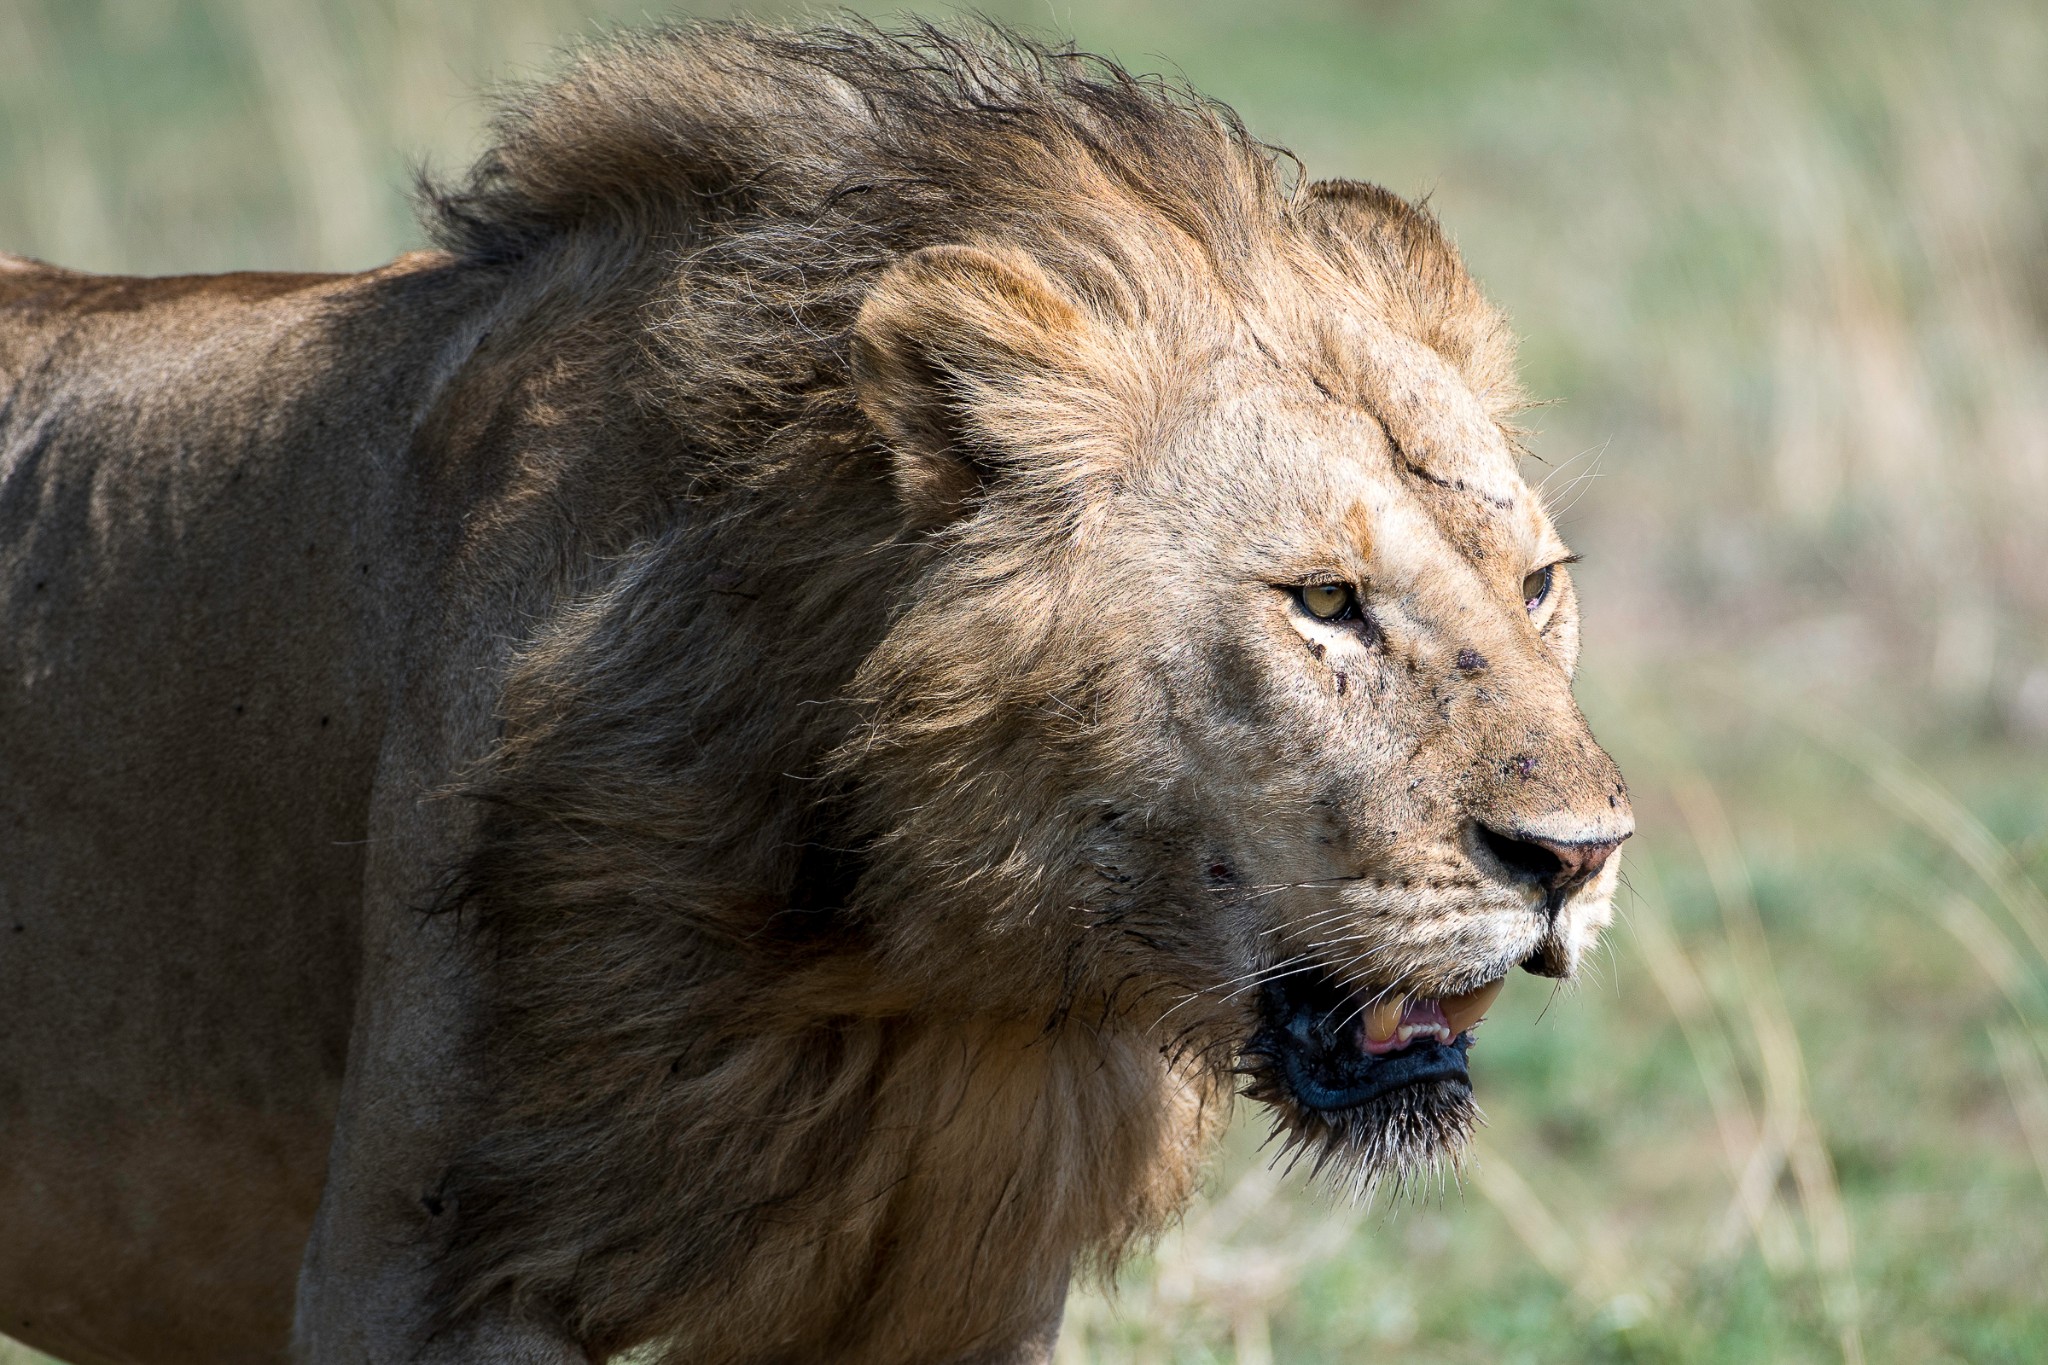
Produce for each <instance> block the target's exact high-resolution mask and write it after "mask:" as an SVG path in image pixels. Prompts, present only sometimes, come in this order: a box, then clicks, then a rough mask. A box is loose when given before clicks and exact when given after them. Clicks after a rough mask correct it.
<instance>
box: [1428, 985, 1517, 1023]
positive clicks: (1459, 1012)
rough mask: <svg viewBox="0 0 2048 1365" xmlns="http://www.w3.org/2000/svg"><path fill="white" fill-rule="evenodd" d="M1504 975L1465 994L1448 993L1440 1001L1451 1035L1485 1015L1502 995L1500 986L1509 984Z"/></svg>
mask: <svg viewBox="0 0 2048 1365" xmlns="http://www.w3.org/2000/svg"><path fill="white" fill-rule="evenodd" d="M1507 980H1508V979H1507V978H1506V977H1504V976H1501V977H1495V978H1494V979H1493V980H1491V981H1489V982H1487V983H1486V984H1485V985H1484V986H1481V987H1479V988H1478V989H1477V990H1470V991H1466V992H1465V993H1464V994H1463V995H1447V996H1445V997H1444V998H1443V999H1442V1000H1440V1001H1438V1002H1437V1003H1438V1005H1439V1006H1440V1007H1441V1008H1442V1009H1443V1012H1444V1022H1445V1023H1446V1024H1448V1025H1450V1029H1451V1036H1452V1037H1453V1038H1455V1037H1457V1036H1458V1035H1459V1034H1461V1033H1463V1032H1464V1031H1465V1030H1466V1029H1469V1028H1471V1027H1472V1026H1473V1025H1474V1024H1476V1023H1478V1022H1479V1021H1480V1019H1482V1018H1483V1017H1485V1014H1486V1011H1487V1008H1488V1007H1489V1006H1491V1005H1492V1004H1493V1002H1494V1001H1495V1000H1496V999H1498V998H1499V996H1500V988H1501V987H1502V986H1505V985H1506V984H1507Z"/></svg>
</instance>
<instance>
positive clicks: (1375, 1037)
mask: <svg viewBox="0 0 2048 1365" xmlns="http://www.w3.org/2000/svg"><path fill="white" fill-rule="evenodd" d="M1407 1007H1408V1002H1407V1001H1406V1000H1405V999H1403V998H1402V997H1400V996H1398V995H1395V996H1389V997H1388V998H1387V999H1385V1000H1382V1001H1380V1002H1379V1003H1378V1004H1376V1005H1374V1006H1373V1007H1372V1008H1371V1009H1369V1010H1367V1011H1366V1012H1365V1036H1366V1037H1367V1038H1368V1039H1370V1040H1371V1041H1373V1042H1375V1043H1384V1042H1388V1041H1390V1040H1392V1038H1393V1036H1394V1035H1395V1034H1396V1033H1399V1032H1400V1031H1401V1012H1402V1011H1403V1010H1405V1009H1406V1008H1407Z"/></svg>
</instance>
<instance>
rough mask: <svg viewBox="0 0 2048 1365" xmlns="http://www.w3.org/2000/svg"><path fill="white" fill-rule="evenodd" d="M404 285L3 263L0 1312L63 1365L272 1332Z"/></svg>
mask: <svg viewBox="0 0 2048 1365" xmlns="http://www.w3.org/2000/svg"><path fill="white" fill-rule="evenodd" d="M414 278H415V277H413V276H410V275H408V274H405V273H399V272H393V273H387V274H386V275H384V276H382V277H377V276H373V277H366V278H362V279H351V280H338V279H325V278H304V279H299V278H286V277H274V278H264V277H248V276H243V277H226V278H223V279H220V280H167V281H150V282H140V281H118V280H103V279H97V278H93V277H88V276H80V275H71V274H67V273H63V272H58V271H54V270H44V269H41V268H35V267H30V268H27V269H19V270H13V271H0V528H4V530H0V733H4V734H5V735H6V741H5V743H4V744H0V933H4V935H5V938H4V948H0V1039H5V1040H6V1041H5V1043H4V1044H0V1145H4V1147H5V1155H4V1159H0V1227H4V1228H5V1229H6V1233H5V1235H4V1236H0V1286H4V1289H0V1297H4V1299H5V1301H6V1303H7V1317H6V1318H5V1319H4V1323H0V1326H4V1329H5V1330H6V1331H8V1332H9V1333H12V1334H14V1335H17V1336H20V1337H22V1338H24V1339H25V1340H28V1341H31V1342H38V1343H42V1344H45V1345H47V1346H48V1348H49V1349H51V1350H54V1351H58V1352H61V1353H64V1354H66V1355H72V1356H75V1358H77V1359H81V1360H90V1359H96V1358H98V1359H131V1358H134V1359H140V1358H146V1357H147V1356H148V1353H149V1352H150V1351H152V1350H157V1349H160V1350H161V1351H162V1352H163V1354H162V1357H161V1358H163V1359H175V1360H192V1361H199V1360H230V1359H259V1358H264V1357H265V1355H266V1354H267V1355H269V1356H274V1355H275V1354H276V1352H277V1349H278V1346H279V1345H280V1344H281V1342H282V1338H283V1333H284V1329H285V1326H286V1324H287V1323H288V1321H289V1316H290V1311H291V1301H292V1285H293V1281H294V1279H295V1277H296V1271H297V1263H298V1259H299V1254H300V1251H301V1248H302V1247H303V1246H304V1243H305V1238H306V1232H307V1229H308V1228H309V1226H310V1224H311V1221H312V1216H313V1210H314V1208H315V1207H316V1206H317V1204H318V1202H319V1198H320V1188H321V1177H322V1172H323V1170H324V1169H325V1165H326V1159H327V1148H328V1144H329V1141H330V1138H331V1134H332V1129H333V1124H334V1116H335V1109H336V1103H337V1097H338V1094H339V1090H340V1085H341V1074H342V1067H343V1062H344V1058H345V1056H346V1053H347V1048H348V1038H349V1029H350V1014H351V1010H352V1008H353V1005H354V981H355V978H356V963H357V958H358V949H359V943H360V933H359V920H360V917H361V914H362V907H363V867H364V861H365V843H364V840H365V834H366V829H367V820H368V812H369V807H370V799H371V789H372V786H373V783H374V779H375V776H376V771H377V764H378V756H379V750H380V746H381V745H382V743H383V738H384V734H385V728H386V725H385V721H386V716H387V713H388V711H389V709H390V704H391V700H392V696H393V687H394V683H395V680H396V677H397V675H398V670H399V667H400V662H401V660H402V659H403V657H404V649H403V644H404V641H405V640H406V638H407V633H408V631H409V630H410V629H411V623H410V622H409V621H408V620H407V619H406V614H405V611H404V606H403V604H404V603H405V601H406V599H407V597H408V596H409V595H410V594H411V593H414V592H417V591H418V590H419V588H421V587H422V586H424V585H425V583H426V582H427V581H428V578H429V575H430V573H431V564H432V554H433V552H432V550H431V548H430V546H429V544H428V543H427V542H426V541H425V540H423V539H420V538H417V537H415V536H412V535H409V534H408V529H409V527H410V526H411V525H412V524H413V515H412V512H413V509H414V508H415V507H416V506H417V502H416V499H415V497H414V496H413V495H412V493H411V492H410V490H409V488H408V483H409V480H410V478H411V475H412V471H410V470H408V469H407V468H406V463H407V457H406V451H407V448H408V445H409V441H408V435H409V420H408V419H409V411H417V410H419V409H420V408H421V406H422V405H423V404H424V403H425V402H426V401H427V400H428V399H429V398H430V397H431V393H430V392H429V391H428V389H427V386H426V384H425V382H424V379H425V375H426V365H425V364H424V363H423V362H426V361H428V360H429V359H430V358H431V356H432V354H433V352H434V350H435V339H434V338H433V336H432V335H431V334H429V333H425V332H422V333H420V334H417V335H418V339H417V340H416V341H411V342H408V343H407V344H405V345H403V346H388V345H387V339H388V338H389V337H390V336H391V335H392V334H393V333H395V332H397V331H399V330H400V329H401V328H402V327H405V326H406V325H408V324H411V325H414V326H416V325H417V320H418V319H419V317H420V315H421V314H422V312H429V313H430V312H431V305H429V306H428V308H426V309H422V308H421V307H420V303H421V301H422V300H423V298H429V297H431V291H423V290H420V289H418V288H417V287H416V286H415V284H414V282H413V281H414ZM323 379H329V380H331V381H332V385H333V387H326V386H325V385H324V384H323V383H322V380H323ZM366 565H367V566H369V568H368V571H367V572H366V571H365V566H366ZM254 1343H268V1350H267V1352H266V1351H264V1350H262V1349H260V1348H255V1347H253V1344H254Z"/></svg>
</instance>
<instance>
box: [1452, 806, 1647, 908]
mask: <svg viewBox="0 0 2048 1365" xmlns="http://www.w3.org/2000/svg"><path fill="white" fill-rule="evenodd" d="M1631 832H1633V831H1631ZM1626 838H1628V835H1627V834H1624V835H1622V836H1621V838H1620V839H1572V840H1566V839H1546V838H1544V837H1543V836H1542V835H1540V834H1531V833H1529V832H1528V831H1527V830H1520V829H1518V830H1512V831H1505V830H1498V829H1494V828H1493V827H1492V826H1490V825H1480V826H1479V842H1480V843H1482V844H1484V845H1486V851H1487V852H1488V853H1491V854H1492V855H1493V856H1494V860H1495V861H1496V862H1498V863H1499V864H1500V865H1501V866H1502V867H1503V868H1505V869H1506V871H1507V874H1508V876H1509V877H1510V878H1511V879H1512V880H1515V881H1520V882H1527V883H1529V884H1531V885H1533V886H1540V887H1542V888H1543V890H1544V892H1545V893H1546V899H1548V900H1549V902H1550V903H1551V905H1553V906H1555V905H1557V904H1558V903H1559V902H1561V901H1562V900H1564V898H1565V897H1566V896H1569V895H1571V893H1572V892H1574V891H1576V890H1578V889H1579V888H1580V887H1582V886H1584V885H1585V884H1586V883H1587V882H1589V881H1592V880H1593V878H1595V877H1597V876H1599V875H1600V869H1601V868H1603V867H1605V866H1607V860H1608V859H1609V858H1611V857H1613V856H1614V850H1616V849H1617V848H1620V847H1621V843H1622V839H1626Z"/></svg>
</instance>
